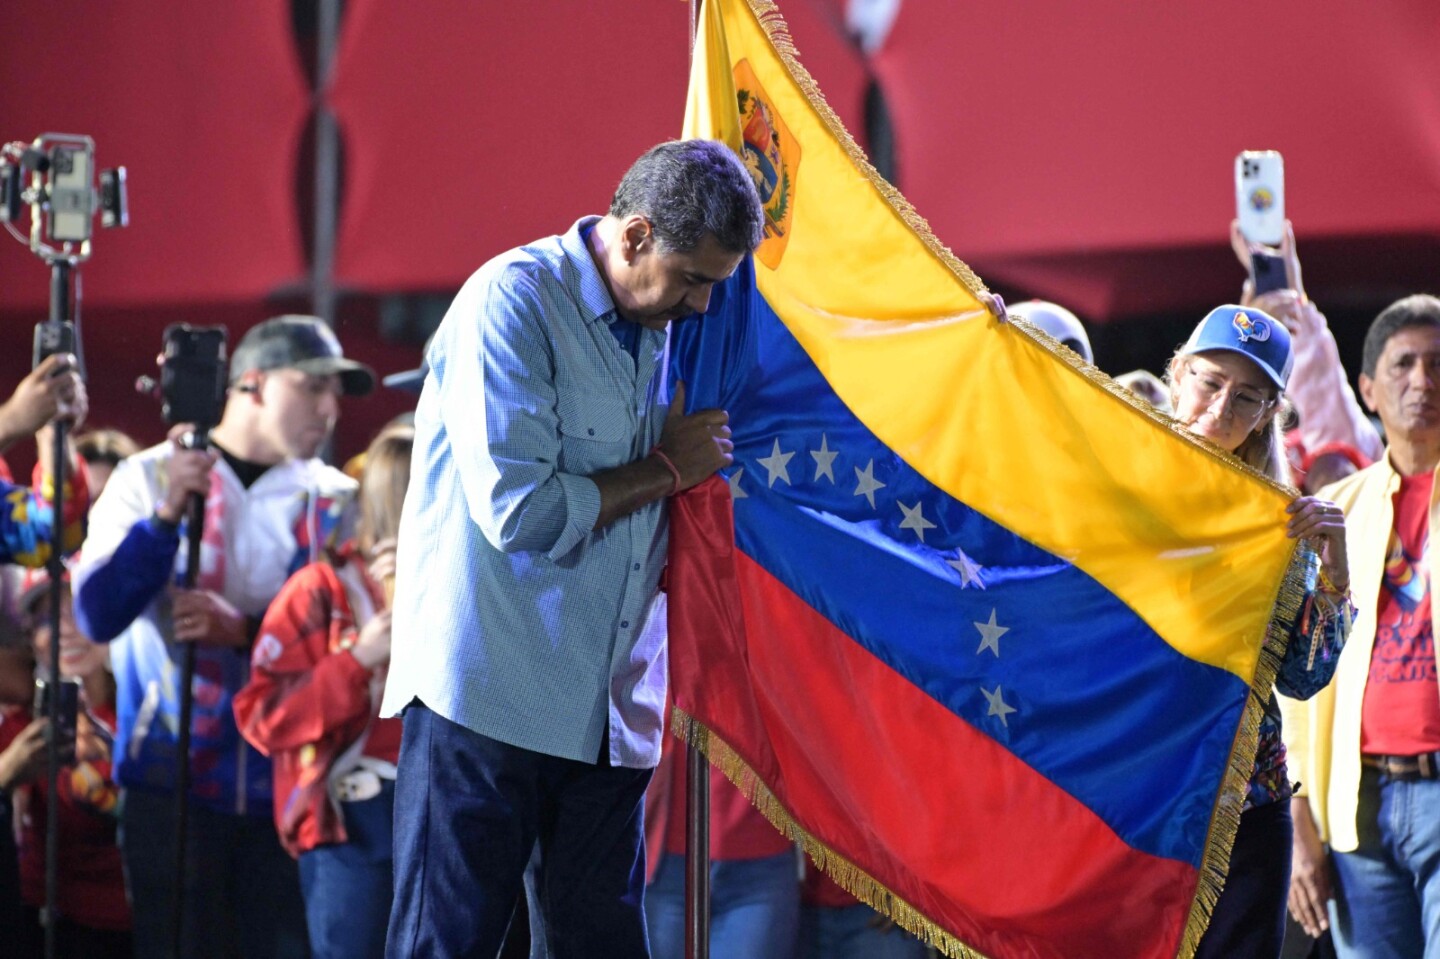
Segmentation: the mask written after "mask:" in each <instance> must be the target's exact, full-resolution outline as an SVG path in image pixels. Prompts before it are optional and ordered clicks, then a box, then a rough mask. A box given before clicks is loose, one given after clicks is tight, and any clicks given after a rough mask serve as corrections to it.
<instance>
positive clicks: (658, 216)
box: [610, 140, 765, 253]
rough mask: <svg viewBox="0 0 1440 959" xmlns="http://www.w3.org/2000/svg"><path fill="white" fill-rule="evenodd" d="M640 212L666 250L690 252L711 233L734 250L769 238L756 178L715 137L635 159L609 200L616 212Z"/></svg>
mask: <svg viewBox="0 0 1440 959" xmlns="http://www.w3.org/2000/svg"><path fill="white" fill-rule="evenodd" d="M635 213H638V214H640V215H641V216H643V217H645V219H647V220H649V221H650V225H651V227H652V228H654V230H655V239H656V241H657V243H658V244H659V248H660V249H661V250H662V251H664V252H667V253H689V252H691V251H692V250H694V249H695V247H696V246H698V245H699V243H700V240H701V238H702V237H703V236H705V234H707V233H708V234H710V235H711V236H713V237H714V238H715V242H716V243H718V244H719V245H720V246H721V247H722V248H723V249H725V250H727V251H729V252H731V253H749V252H751V251H753V250H754V249H755V248H756V247H757V246H759V245H760V241H761V240H762V239H764V223H765V211H764V210H763V208H762V207H761V206H760V196H759V194H758V193H756V192H755V181H754V179H753V178H752V177H751V176H750V172H749V171H748V170H746V169H745V165H744V164H743V163H741V162H740V159H739V158H738V157H737V156H735V154H734V153H733V152H732V151H731V150H730V148H729V147H727V146H725V144H723V143H718V142H716V141H714V140H669V141H667V142H665V143H661V144H660V145H658V146H655V147H651V148H650V149H649V150H647V151H646V152H645V154H644V156H642V157H640V159H638V160H636V161H635V163H634V165H633V166H631V167H630V169H629V170H627V171H626V173H625V176H624V178H623V179H621V181H620V186H619V187H618V188H616V190H615V197H614V199H612V200H611V201H610V215H611V216H613V217H627V216H630V215H632V214H635Z"/></svg>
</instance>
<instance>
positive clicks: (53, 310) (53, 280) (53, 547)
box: [45, 256, 79, 959]
mask: <svg viewBox="0 0 1440 959" xmlns="http://www.w3.org/2000/svg"><path fill="white" fill-rule="evenodd" d="M74 268H75V261H74V260H73V259H71V258H69V257H65V256H56V257H54V258H52V259H51V260H50V321H51V322H54V323H69V322H71V321H72V319H71V318H72V315H73V307H74V303H73V301H72V300H71V296H70V292H71V287H70V279H71V274H72V271H73V270H74ZM78 348H79V347H78V345H77V347H76V349H77V351H78ZM54 434H55V435H54V447H53V452H54V459H53V460H52V466H51V469H52V470H53V471H54V475H52V476H51V477H50V483H51V486H52V487H53V491H52V492H53V493H54V495H53V497H52V498H51V503H50V508H51V511H52V512H51V515H52V516H53V521H52V522H51V524H50V555H49V557H48V558H47V559H46V561H45V569H46V572H48V573H49V575H50V609H49V615H48V617H47V619H48V620H49V622H50V655H49V657H48V658H49V660H50V662H49V669H50V677H49V684H50V695H49V697H48V700H49V701H48V702H47V703H46V706H47V709H46V710H45V714H46V718H47V719H48V720H49V721H50V728H49V731H48V734H47V735H46V737H45V761H46V767H47V769H48V773H49V775H48V778H47V781H46V789H47V792H46V796H45V957H46V959H55V949H56V940H55V933H56V927H57V926H58V924H59V918H60V915H59V894H60V869H59V864H60V760H61V756H60V618H61V607H62V602H63V597H62V595H61V590H60V583H61V580H62V579H63V577H64V575H65V558H64V556H63V552H64V549H65V482H64V477H65V472H66V470H67V469H68V467H69V466H70V461H69V460H70V458H69V456H67V455H66V454H67V453H68V452H69V449H68V447H69V443H68V437H69V424H68V423H66V422H64V421H63V420H57V421H56V422H55V423H54Z"/></svg>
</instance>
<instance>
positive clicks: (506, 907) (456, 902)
mask: <svg viewBox="0 0 1440 959" xmlns="http://www.w3.org/2000/svg"><path fill="white" fill-rule="evenodd" d="M602 754H603V751H602ZM650 773H651V771H650V770H648V769H620V768H613V767H610V766H601V765H596V764H591V763H583V762H575V761H573V760H569V759H560V758H559V757H556V756H547V755H545V754H543V753H537V752H532V751H530V750H528V749H521V748H519V747H516V746H511V745H508V744H506V743H502V742H499V741H498V740H495V739H491V738H489V737H488V736H482V735H480V734H479V733H476V732H473V731H471V730H469V729H466V728H465V727H463V726H460V725H457V724H455V723H452V722H450V721H449V720H448V719H446V718H444V717H443V716H440V715H439V714H437V713H433V712H431V711H430V710H429V709H427V708H426V707H425V706H424V705H423V704H421V703H420V702H418V701H416V702H412V703H411V704H410V705H409V706H407V707H406V708H405V733H404V737H403V739H402V741H401V745H400V765H399V772H398V775H397V777H396V780H395V905H394V907H393V909H392V910H391V913H390V933H389V940H388V942H387V943H386V955H387V956H389V957H390V959H410V957H415V959H419V957H425V959H432V957H433V959H448V957H461V956H466V957H468V956H475V957H482V956H483V957H486V959H489V957H492V956H494V955H496V954H497V953H498V952H499V951H500V947H501V945H502V944H503V943H504V941H505V934H506V931H507V930H508V929H509V926H510V920H511V917H512V916H513V914H514V912H515V903H516V900H517V899H518V898H519V895H520V890H521V886H522V877H523V876H524V875H525V873H526V868H527V865H528V866H530V868H531V870H532V878H533V880H534V882H533V890H532V895H531V896H530V902H529V905H530V910H531V914H532V915H538V916H539V920H538V922H539V925H540V929H541V931H542V932H543V942H540V943H539V946H538V948H539V949H540V950H548V951H541V952H539V953H538V954H540V955H546V956H550V957H553V959H576V957H585V959H608V957H612V956H613V957H615V959H645V957H648V956H649V954H650V950H649V945H648V942H647V939H646V935H645V918H644V915H643V912H642V904H643V902H644V896H645V850H644V837H643V835H642V833H641V828H640V826H641V815H642V812H641V801H642V799H643V798H644V796H645V786H646V784H647V783H649V782H650ZM537 844H538V858H536V860H535V862H534V863H533V864H532V863H531V855H532V853H534V852H535V851H536V848H537ZM535 948H536V944H535V943H532V950H534V949H535ZM535 954H537V953H536V952H534V951H532V955H535Z"/></svg>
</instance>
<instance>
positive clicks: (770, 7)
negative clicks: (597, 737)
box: [672, 0, 1314, 959]
mask: <svg viewBox="0 0 1440 959" xmlns="http://www.w3.org/2000/svg"><path fill="white" fill-rule="evenodd" d="M746 3H747V4H748V5H749V8H750V11H751V13H752V14H753V15H754V16H755V19H756V20H757V22H758V23H759V25H760V27H761V28H762V29H763V31H764V33H765V36H766V38H767V39H768V40H769V42H770V45H771V47H772V48H773V49H774V51H775V54H776V56H778V57H779V59H780V61H781V62H782V63H783V64H784V65H785V67H786V69H787V70H788V71H789V72H790V76H791V77H792V79H793V80H794V81H795V83H796V85H797V86H798V87H799V88H800V90H801V92H802V93H803V94H804V96H805V97H806V99H807V100H808V101H809V103H810V106H811V107H812V108H813V109H814V110H815V113H816V115H817V116H818V117H819V119H820V121H821V122H822V123H823V124H824V125H825V127H826V128H827V129H828V130H829V132H830V134H831V136H833V137H834V138H835V141H836V142H837V143H838V144H839V145H840V147H841V148H842V149H843V150H844V151H845V153H846V154H847V155H848V156H849V157H850V159H851V161H852V162H853V163H854V164H855V168H856V169H857V170H858V171H859V172H860V173H861V174H862V175H863V176H864V177H866V179H868V180H869V182H870V184H871V186H873V187H874V189H875V190H876V191H877V192H878V193H879V194H880V195H881V197H883V198H884V200H885V201H886V202H887V203H888V204H889V205H890V207H891V208H892V209H893V210H894V211H895V212H896V214H897V215H898V216H899V217H900V218H901V219H902V220H903V221H904V222H905V224H906V225H907V226H909V227H910V229H911V230H913V231H914V232H915V234H916V236H918V237H919V238H920V239H921V241H922V242H923V243H924V244H925V247H926V248H927V249H928V250H929V251H930V253H931V254H932V255H933V256H935V257H936V258H937V259H938V260H939V261H940V262H941V263H943V264H945V266H946V267H948V268H949V269H950V270H951V271H952V272H953V273H954V274H955V276H956V277H957V278H958V279H959V280H960V281H961V283H963V284H964V286H965V288H966V289H967V290H969V292H970V293H971V294H972V295H973V296H975V297H976V298H977V299H981V301H982V302H984V301H985V299H986V298H987V297H988V296H989V290H988V289H987V288H986V286H985V284H984V282H983V281H982V280H981V279H980V277H979V276H977V275H976V274H975V272H974V271H973V270H971V269H970V267H969V266H968V265H966V264H965V263H964V261H962V260H961V259H960V258H959V257H957V256H955V254H954V253H953V252H951V250H950V249H949V247H947V246H946V245H945V244H944V243H942V242H941V241H940V239H939V238H938V237H936V236H935V234H934V232H933V231H931V229H930V225H929V223H928V222H926V220H925V218H924V217H922V216H921V215H920V214H919V213H918V212H916V210H915V208H914V207H913V206H911V205H910V202H909V201H908V200H906V199H905V197H904V196H903V195H902V194H901V193H900V191H899V190H897V189H896V188H895V187H894V186H893V185H891V184H890V182H889V181H887V180H886V179H885V178H884V177H883V176H881V175H880V173H879V171H877V170H876V169H875V168H874V167H873V166H872V165H871V164H870V161H869V158H867V157H866V156H865V153H864V151H863V150H861V149H860V147H859V145H858V144H857V143H856V142H855V140H854V138H853V137H851V135H850V132H849V131H848V130H846V129H845V125H844V124H843V123H841V122H840V118H839V117H838V116H836V114H835V112H834V110H832V109H831V108H830V105H829V104H828V103H827V102H826V101H825V98H824V96H823V95H822V94H821V93H820V88H819V86H818V85H817V84H816V83H815V80H814V78H813V77H811V75H810V73H809V71H807V70H806V69H805V67H804V66H802V65H801V63H800V60H799V57H798V55H797V53H796V50H795V44H794V42H793V40H792V39H791V37H790V31H789V28H788V27H787V26H786V24H785V20H784V18H783V17H782V16H781V14H780V10H779V8H778V7H777V6H776V4H775V3H774V2H773V0H746ZM1008 322H1010V323H1011V325H1013V326H1016V327H1018V328H1019V329H1021V330H1022V331H1023V332H1024V333H1025V334H1026V335H1028V336H1029V337H1030V338H1031V339H1033V340H1035V341H1036V342H1037V343H1039V344H1040V345H1041V346H1042V347H1043V348H1045V349H1046V350H1048V351H1049V352H1050V353H1051V354H1053V355H1054V356H1055V357H1056V358H1057V359H1059V360H1060V361H1061V362H1063V363H1065V364H1066V365H1068V366H1069V367H1070V368H1071V369H1073V370H1075V371H1076V372H1077V373H1079V374H1080V375H1082V376H1084V377H1085V378H1086V379H1087V380H1089V381H1090V382H1091V383H1093V384H1095V385H1096V386H1097V387H1099V388H1100V389H1102V390H1104V391H1105V392H1106V393H1108V394H1109V395H1110V396H1112V397H1114V398H1115V399H1116V400H1118V401H1120V402H1122V403H1124V404H1126V405H1127V406H1129V407H1130V408H1131V409H1134V410H1136V411H1137V412H1139V413H1141V414H1143V415H1144V416H1145V417H1147V418H1148V419H1149V420H1151V421H1152V422H1153V423H1155V424H1157V425H1159V426H1161V427H1163V428H1165V429H1167V430H1169V431H1171V432H1174V433H1176V434H1178V435H1180V436H1183V437H1185V438H1186V439H1188V440H1190V441H1191V442H1192V444H1193V445H1195V446H1197V447H1198V448H1200V449H1201V450H1202V451H1203V452H1204V453H1205V454H1206V455H1208V456H1210V457H1212V458H1213V459H1215V460H1216V461H1217V462H1219V463H1222V464H1224V466H1226V467H1227V468H1229V469H1233V470H1236V471H1237V472H1240V473H1243V474H1245V475H1247V476H1249V477H1251V478H1252V479H1256V480H1260V481H1261V482H1263V483H1265V484H1267V485H1268V486H1269V487H1270V488H1272V489H1274V490H1276V491H1280V492H1286V493H1289V494H1291V495H1293V494H1294V493H1295V490H1294V489H1292V488H1290V487H1288V486H1286V485H1284V484H1282V483H1277V482H1275V481H1274V480H1273V479H1271V478H1270V477H1269V476H1267V475H1265V474H1264V473H1262V472H1261V471H1260V470H1257V469H1255V468H1253V467H1251V466H1249V465H1248V464H1246V463H1244V462H1242V461H1241V460H1239V459H1238V458H1236V457H1234V456H1232V455H1230V454H1228V453H1226V452H1225V451H1224V450H1222V449H1220V448H1219V447H1218V446H1214V445H1213V444H1211V443H1209V442H1208V441H1206V440H1204V439H1203V438H1201V437H1197V436H1195V435H1194V434H1193V433H1191V432H1189V431H1188V430H1186V429H1185V428H1184V427H1182V426H1180V425H1179V424H1178V423H1177V422H1175V420H1174V419H1172V418H1171V417H1170V416H1168V415H1166V414H1165V413H1164V412H1162V411H1160V410H1157V409H1155V408H1154V407H1152V406H1151V405H1150V404H1149V403H1146V402H1144V401H1143V400H1141V399H1139V398H1137V397H1136V396H1134V395H1133V394H1132V393H1130V391H1129V390H1127V389H1125V388H1124V387H1122V386H1120V385H1119V384H1117V383H1115V381H1114V380H1112V379H1110V377H1108V376H1106V375H1105V374H1103V373H1102V372H1100V371H1099V370H1098V369H1096V368H1095V367H1094V366H1093V365H1091V364H1089V363H1086V362H1085V361H1084V360H1083V359H1082V358H1081V357H1079V356H1078V355H1076V354H1075V353H1074V352H1073V351H1071V350H1069V349H1066V348H1062V347H1061V346H1060V344H1059V343H1058V342H1057V341H1055V340H1054V339H1052V338H1051V337H1050V336H1048V335H1047V334H1045V333H1044V332H1043V331H1041V330H1038V329H1037V328H1036V327H1034V326H1033V325H1031V324H1030V323H1029V322H1028V321H1025V320H1023V319H1021V318H1018V317H1011V318H1010V319H1009V321H1008ZM1313 560H1314V554H1313V552H1312V551H1311V550H1310V549H1309V548H1308V547H1305V546H1303V545H1297V547H1296V549H1295V551H1294V552H1293V553H1292V555H1291V559H1290V564H1289V567H1288V568H1287V571H1286V573H1285V576H1284V577H1283V579H1282V580H1281V582H1280V584H1279V586H1278V587H1277V590H1276V597H1275V604H1274V609H1273V611H1272V613H1271V617H1270V621H1269V623H1268V625H1267V627H1266V630H1265V635H1264V636H1263V637H1261V638H1259V639H1260V643H1261V649H1260V656H1259V658H1258V661H1257V664H1256V669H1255V675H1254V676H1253V677H1252V679H1251V682H1250V693H1249V696H1248V699H1247V702H1246V705H1245V709H1244V710H1243V713H1242V716H1241V719H1240V722H1239V725H1238V728H1237V730H1236V733H1235V739H1234V743H1233V746H1232V748H1231V752H1230V762H1229V768H1228V770H1227V771H1226V775H1225V778H1224V781H1223V783H1222V785H1221V788H1220V792H1219V794H1218V796H1217V797H1216V800H1215V806H1214V815H1213V816H1212V819H1211V825H1210V832H1209V835H1208V837H1207V839H1206V849H1205V855H1204V858H1203V861H1202V864H1201V869H1200V876H1199V881H1198V885H1197V889H1196V893H1195V898H1194V901H1193V902H1192V904H1191V908H1190V914H1189V916H1188V917H1187V919H1186V923H1185V928H1184V931H1183V934H1182V939H1181V944H1180V949H1179V952H1178V953H1177V959H1191V957H1193V956H1194V954H1195V950H1196V947H1197V946H1198V945H1199V942H1200V938H1201V936H1203V935H1204V932H1205V928H1206V926H1207V925H1208V924H1209V921H1210V916H1211V914H1212V912H1213V911H1214V909H1215V903H1216V902H1217V901H1218V899H1219V897H1220V891H1221V889H1223V888H1224V885H1225V876H1226V873H1227V872H1228V870H1229V865H1230V852H1231V848H1232V847H1233V846H1234V844H1235V834H1236V832H1237V831H1238V830H1239V828H1240V814H1241V812H1242V810H1243V808H1244V804H1245V796H1246V793H1247V789H1248V786H1249V781H1250V775H1251V773H1252V772H1253V771H1254V757H1255V750H1256V748H1257V747H1258V743H1259V736H1260V720H1261V718H1262V717H1263V715H1264V703H1265V700H1266V699H1267V698H1268V697H1269V696H1270V695H1272V692H1273V687H1274V682H1275V675H1276V672H1277V671H1278V670H1279V667H1280V660H1281V659H1282V658H1283V656H1284V655H1285V647H1286V645H1287V643H1288V641H1289V635H1290V631H1291V629H1292V627H1293V625H1294V623H1295V622H1296V621H1297V619H1298V618H1299V616H1300V613H1301V608H1302V606H1303V604H1304V600H1305V594H1306V579H1307V574H1308V571H1309V569H1310V565H1311V563H1312V562H1313ZM672 730H673V732H674V733H675V734H676V735H677V736H679V737H680V738H681V739H684V740H685V741H686V742H688V743H690V744H692V745H694V746H696V747H697V748H698V749H700V751H701V752H703V753H704V754H705V755H706V756H707V757H708V758H709V760H710V762H711V763H712V764H713V765H715V766H716V767H718V768H719V769H720V770H721V771H722V772H723V773H724V774H725V776H726V777H727V778H728V779H729V780H730V781H731V782H733V783H735V785H736V786H737V787H739V788H740V790H741V792H743V793H744V794H745V795H746V796H747V797H748V798H749V799H750V801H751V802H753V803H754V804H755V806H756V807H757V808H758V809H759V810H760V812H761V813H762V814H763V815H764V816H765V817H766V818H767V819H769V820H770V822H772V823H773V824H774V825H775V826H776V828H778V829H779V830H780V831H781V832H783V833H784V834H785V835H786V836H788V837H790V838H791V839H793V840H794V841H795V842H797V843H799V844H800V846H801V847H802V848H803V849H804V850H805V852H806V854H807V855H809V856H810V858H811V859H812V860H814V861H815V863H816V865H817V866H819V867H820V868H821V869H823V870H824V871H825V872H826V874H827V875H829V876H830V877H831V878H832V879H834V880H835V882H836V883H837V884H839V885H840V886H841V888H843V889H845V890H846V891H847V892H849V893H850V894H851V895H853V896H855V897H856V898H857V899H859V900H861V901H862V902H864V903H866V904H868V905H869V906H871V907H872V908H873V909H875V910H876V911H877V912H880V913H881V914H883V915H886V916H888V917H890V918H891V919H893V920H894V921H895V922H896V923H897V924H898V925H900V926H901V927H903V928H904V929H907V930H909V931H910V932H911V933H913V934H914V935H916V936H917V937H918V938H920V939H921V940H923V941H925V942H926V943H928V944H930V945H933V946H935V947H936V948H937V949H939V950H940V951H941V952H942V953H944V954H945V955H947V956H950V957H952V959H985V957H984V956H983V955H982V954H981V953H979V952H977V951H975V950H974V949H972V948H971V947H969V946H967V945H965V944H964V943H962V942H960V940H958V939H956V938H955V937H954V936H953V935H951V934H950V933H949V932H947V931H945V930H944V929H942V928H941V927H940V926H938V925H936V924H935V923H934V922H933V921H932V920H930V919H929V918H927V917H926V916H924V915H922V914H921V913H920V912H919V911H918V910H917V909H915V908H914V907H913V906H911V905H910V904H909V903H907V902H905V901H904V900H902V899H901V898H899V897H898V896H896V895H895V893H894V892H892V891H891V890H890V889H888V888H887V887H885V886H884V885H883V884H882V883H880V882H879V881H877V880H876V879H875V878H874V877H873V876H871V875H870V874H869V873H867V872H865V871H864V870H863V869H861V868H860V867H858V866H856V865H855V864H854V863H852V862H850V861H849V860H848V859H846V858H844V857H843V856H841V855H839V854H838V853H836V852H835V851H834V850H832V849H830V848H829V847H828V846H826V845H825V844H824V843H822V842H820V841H819V840H818V839H816V838H815V837H814V836H811V835H810V834H809V833H808V832H807V831H806V830H805V829H804V827H802V826H801V825H800V824H799V823H798V822H796V821H795V819H794V817H793V816H791V814H790V812H789V811H788V810H786V809H785V808H784V806H782V805H781V804H780V802H779V800H777V799H776V798H775V796H774V794H773V793H771V792H770V789H769V787H768V786H767V785H766V784H765V783H764V782H763V781H762V780H761V779H760V778H759V776H758V775H757V774H756V773H755V771H754V770H753V769H752V768H751V767H750V766H749V765H748V764H747V763H746V762H745V761H744V760H743V759H742V758H741V757H740V756H739V755H737V754H736V753H735V751H734V750H733V749H731V747H730V746H729V745H728V744H726V743H725V742H724V741H723V740H721V739H720V738H719V737H718V736H716V735H715V734H714V733H713V732H712V731H711V730H709V729H708V728H707V727H706V726H704V725H703V724H702V723H700V722H699V721H698V720H696V719H694V718H693V717H691V716H689V715H687V714H686V713H685V712H683V711H682V710H681V709H679V708H678V707H677V708H676V709H675V710H674V713H673V715H672Z"/></svg>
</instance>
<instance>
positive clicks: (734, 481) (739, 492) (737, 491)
mask: <svg viewBox="0 0 1440 959" xmlns="http://www.w3.org/2000/svg"><path fill="white" fill-rule="evenodd" d="M744 475H745V467H743V466H742V467H740V468H739V469H737V470H736V471H735V475H734V476H732V477H730V479H729V481H728V482H729V483H730V498H731V499H732V500H737V499H749V498H750V494H749V493H747V492H745V491H744V490H743V489H741V488H740V477H742V476H744Z"/></svg>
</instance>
